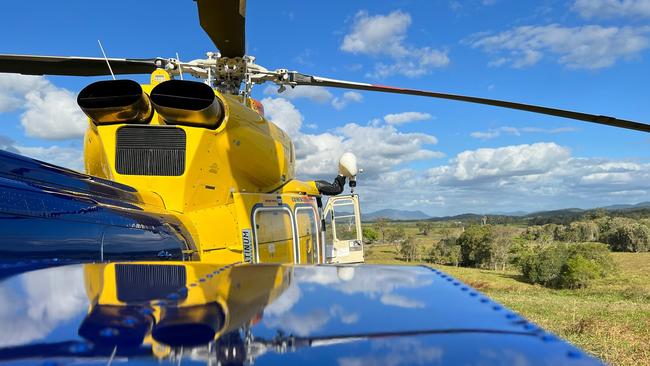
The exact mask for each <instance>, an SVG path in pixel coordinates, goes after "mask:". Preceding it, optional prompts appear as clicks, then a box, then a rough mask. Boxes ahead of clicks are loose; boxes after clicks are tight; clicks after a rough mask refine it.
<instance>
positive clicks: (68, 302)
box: [0, 266, 88, 346]
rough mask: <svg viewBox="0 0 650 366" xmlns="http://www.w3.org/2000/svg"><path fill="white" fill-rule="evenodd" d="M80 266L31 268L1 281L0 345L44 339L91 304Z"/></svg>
mask: <svg viewBox="0 0 650 366" xmlns="http://www.w3.org/2000/svg"><path fill="white" fill-rule="evenodd" d="M83 278H84V277H83V272H82V267H81V266H74V267H58V268H51V269H48V270H40V271H34V272H28V273H25V274H23V275H20V276H16V277H12V278H10V279H7V280H5V281H3V282H2V283H0V298H1V299H2V301H1V302H0V324H2V327H3V331H2V332H0V346H12V345H17V344H22V343H27V342H31V341H35V340H39V339H42V338H44V337H46V336H47V335H49V334H50V332H51V331H52V330H53V329H54V328H56V327H57V326H58V325H59V324H61V323H63V322H65V321H68V320H70V319H71V318H72V317H74V316H75V315H76V314H79V313H80V312H82V311H83V309H84V308H85V307H87V306H88V299H87V298H86V292H85V289H84V281H83Z"/></svg>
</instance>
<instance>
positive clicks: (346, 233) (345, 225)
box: [332, 199, 357, 240]
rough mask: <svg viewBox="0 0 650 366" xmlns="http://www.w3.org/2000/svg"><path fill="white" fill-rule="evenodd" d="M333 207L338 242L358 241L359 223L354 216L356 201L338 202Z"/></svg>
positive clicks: (335, 233) (343, 200) (344, 200)
mask: <svg viewBox="0 0 650 366" xmlns="http://www.w3.org/2000/svg"><path fill="white" fill-rule="evenodd" d="M332 206H333V207H332V208H333V211H334V212H333V213H334V215H333V216H334V235H335V237H336V240H356V239H357V221H356V216H355V214H354V201H352V200H351V199H342V200H337V201H336V202H334V204H333V205H332Z"/></svg>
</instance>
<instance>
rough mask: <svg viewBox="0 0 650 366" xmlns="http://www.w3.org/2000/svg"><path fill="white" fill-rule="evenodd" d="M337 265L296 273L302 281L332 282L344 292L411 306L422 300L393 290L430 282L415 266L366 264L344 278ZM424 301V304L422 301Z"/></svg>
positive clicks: (397, 304) (416, 286) (321, 283)
mask: <svg viewBox="0 0 650 366" xmlns="http://www.w3.org/2000/svg"><path fill="white" fill-rule="evenodd" d="M336 270H337V268H334V267H331V268H323V267H320V268H304V269H303V270H302V271H300V272H298V273H297V274H296V278H297V279H298V280H299V281H301V282H307V283H317V284H320V285H329V286H330V287H331V288H333V289H336V290H338V291H340V292H343V293H345V294H348V295H351V294H364V295H366V296H368V297H369V298H371V299H376V298H380V299H381V300H382V303H384V304H387V305H395V306H402V305H406V306H404V307H407V308H412V307H417V306H414V305H416V304H420V303H418V302H416V301H414V300H411V299H407V298H405V297H403V296H398V295H395V294H393V292H394V291H395V290H397V289H398V288H418V287H424V286H427V285H429V284H430V283H431V279H430V278H429V279H427V278H424V277H423V275H424V274H423V273H420V272H418V271H413V270H412V269H400V268H380V267H364V268H357V271H356V272H355V275H354V278H353V279H352V280H350V281H341V280H339V278H338V277H337V275H336ZM420 305H421V304H420Z"/></svg>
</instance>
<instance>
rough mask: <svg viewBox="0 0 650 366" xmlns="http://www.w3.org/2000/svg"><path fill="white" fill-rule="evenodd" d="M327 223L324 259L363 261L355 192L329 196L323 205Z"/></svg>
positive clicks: (332, 261) (337, 261)
mask: <svg viewBox="0 0 650 366" xmlns="http://www.w3.org/2000/svg"><path fill="white" fill-rule="evenodd" d="M323 214H324V216H325V218H326V222H327V223H328V226H329V227H328V228H327V229H326V230H327V231H328V233H327V239H326V244H325V257H326V258H325V259H326V261H327V262H328V263H358V262H363V237H362V234H361V210H360V209H359V196H357V195H356V194H352V195H345V196H336V197H331V198H330V199H329V200H328V201H327V205H326V206H325V211H324V213H323Z"/></svg>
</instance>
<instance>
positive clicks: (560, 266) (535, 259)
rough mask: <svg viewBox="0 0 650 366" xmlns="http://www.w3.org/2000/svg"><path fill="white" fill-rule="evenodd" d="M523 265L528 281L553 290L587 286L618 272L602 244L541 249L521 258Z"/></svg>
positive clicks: (543, 247) (542, 247) (563, 245)
mask: <svg viewBox="0 0 650 366" xmlns="http://www.w3.org/2000/svg"><path fill="white" fill-rule="evenodd" d="M520 265H521V273H522V275H523V276H524V278H525V279H526V280H527V281H528V282H530V283H537V284H541V285H542V286H546V287H553V288H579V287H586V286H588V285H589V283H590V282H591V281H592V280H594V279H597V278H602V277H605V276H607V275H608V274H609V273H611V272H612V271H613V270H614V261H613V260H612V258H611V255H610V253H609V250H608V249H607V246H606V245H605V244H601V243H573V244H569V243H556V244H552V245H547V246H537V247H535V249H533V250H532V251H531V252H530V253H529V254H528V255H526V256H525V257H524V258H522V259H521V261H520Z"/></svg>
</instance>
